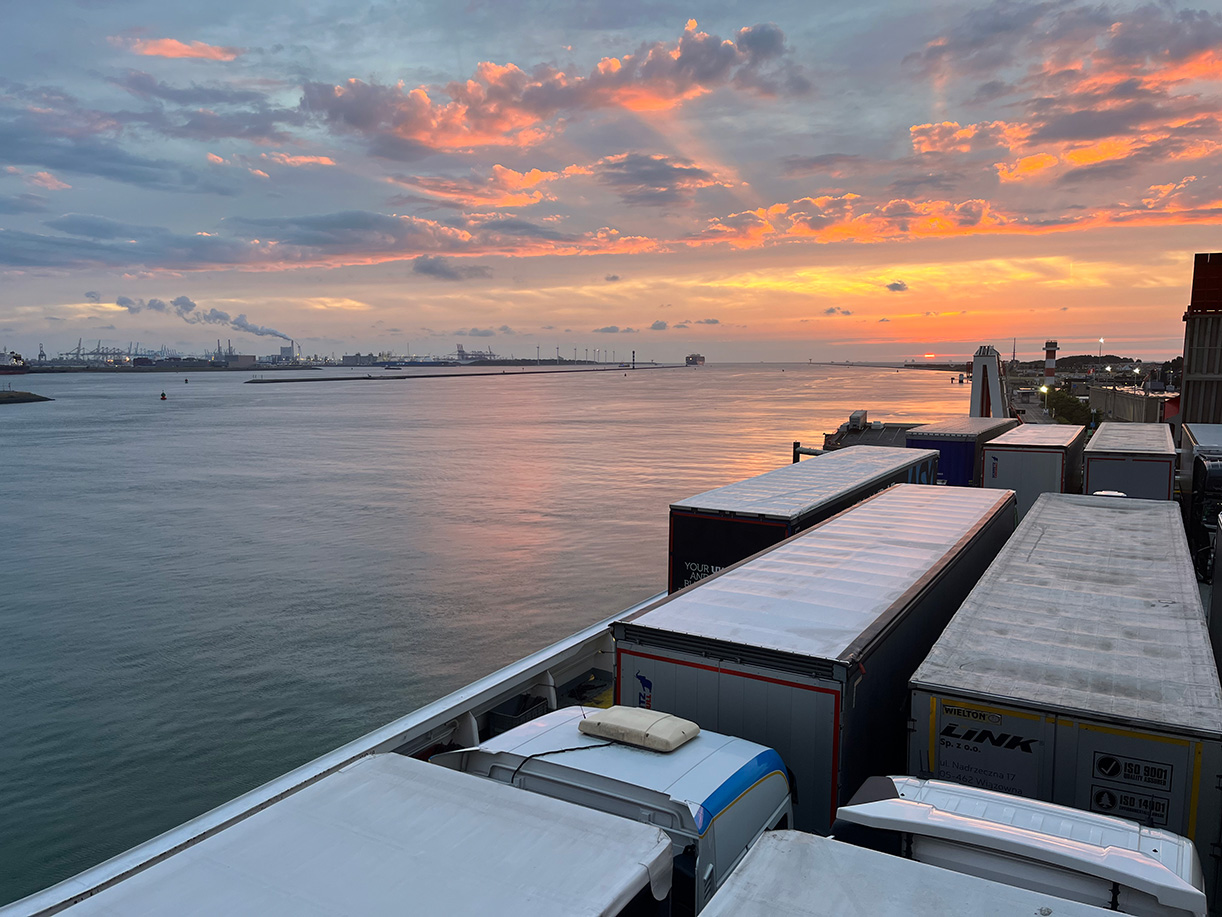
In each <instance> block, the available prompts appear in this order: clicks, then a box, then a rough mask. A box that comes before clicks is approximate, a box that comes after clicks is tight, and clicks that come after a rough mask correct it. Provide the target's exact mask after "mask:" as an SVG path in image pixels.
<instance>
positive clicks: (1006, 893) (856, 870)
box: [701, 831, 1115, 917]
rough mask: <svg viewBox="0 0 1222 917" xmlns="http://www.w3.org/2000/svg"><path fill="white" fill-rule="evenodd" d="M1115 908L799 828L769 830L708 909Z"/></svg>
mask: <svg viewBox="0 0 1222 917" xmlns="http://www.w3.org/2000/svg"><path fill="white" fill-rule="evenodd" d="M1114 913H1115V912H1114V911H1107V910H1103V909H1102V908H1097V907H1092V906H1090V905H1089V904H1079V903H1077V902H1076V901H1066V900H1065V899H1063V898H1056V897H1053V896H1052V895H1049V894H1046V893H1044V892H1033V891H1028V890H1027V889H1024V888H1014V887H1012V886H1009V885H1002V884H1000V883H998V882H990V881H989V880H987V879H979V878H977V877H975V876H965V875H962V874H960V873H957V872H951V871H949V870H946V869H939V868H938V867H936V866H927V865H926V864H924V863H917V862H914V861H913V860H905V859H902V858H901V857H895V856H891V855H890V854H886V853H879V852H878V851H877V850H866V849H865V848H862V847H854V846H852V845H850V844H845V843H842V842H840V841H837V840H834V839H832V838H829V837H819V836H818V835H816V834H805V833H802V832H799V831H766V832H764V835H763V836H762V837H761V838H760V839H759V840H758V841H756V842H755V844H754V845H753V846H752V847H751V849H750V850H748V851H747V855H746V856H745V857H744V858H743V861H742V862H741V863H739V864H738V868H737V869H735V870H734V872H732V873H731V874H730V877H729V878H728V879H727V880H726V882H725V884H724V885H722V887H721V888H720V889H718V891H717V894H715V895H714V896H713V898H712V900H711V901H710V902H709V903H708V905H706V906H705V908H704V910H703V911H701V914H702V915H704V917H842V915H845V914H869V915H870V917H946V915H948V914H971V915H972V917H1015V915H1023V917H1025V915H1028V914H1031V915H1042V917H1103V915H1104V914H1114Z"/></svg>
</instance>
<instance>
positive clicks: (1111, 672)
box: [697, 494, 1222, 737]
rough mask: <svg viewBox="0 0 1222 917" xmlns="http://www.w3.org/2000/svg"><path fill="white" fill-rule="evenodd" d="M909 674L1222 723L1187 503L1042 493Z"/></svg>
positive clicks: (1081, 705)
mask: <svg viewBox="0 0 1222 917" xmlns="http://www.w3.org/2000/svg"><path fill="white" fill-rule="evenodd" d="M1092 533H1094V534H1092ZM701 588H704V587H701ZM697 591H698V590H697ZM911 683H912V685H913V686H914V687H920V688H924V689H928V690H947V691H950V692H953V693H957V694H969V695H972V696H974V697H982V698H999V697H1000V698H1004V702H1005V703H1007V704H1018V705H1020V706H1028V707H1034V708H1035V709H1038V710H1041V711H1043V710H1050V711H1053V710H1054V711H1058V712H1067V713H1074V714H1079V715H1081V714H1086V715H1094V716H1100V717H1104V718H1107V719H1112V720H1121V721H1124V722H1130V721H1138V722H1142V723H1146V724H1149V725H1152V726H1155V727H1162V728H1167V727H1168V726H1176V727H1179V728H1180V729H1183V730H1185V731H1187V732H1190V733H1192V734H1195V735H1203V736H1207V737H1217V736H1219V735H1222V689H1220V687H1219V683H1218V673H1217V668H1216V666H1215V663H1214V656H1213V650H1212V648H1211V647H1210V642H1209V634H1208V632H1207V630H1206V626H1205V612H1204V611H1203V609H1202V607H1201V595H1200V592H1199V590H1198V589H1197V583H1196V577H1195V575H1194V574H1193V572H1192V562H1191V561H1190V559H1189V557H1188V546H1187V544H1186V542H1185V540H1184V529H1183V523H1182V522H1181V520H1180V514H1179V507H1178V505H1177V504H1175V503H1172V502H1171V501H1169V500H1133V499H1127V500H1116V499H1113V498H1111V497H1097V496H1080V495H1075V494H1042V495H1040V497H1039V499H1038V500H1036V501H1035V505H1034V506H1032V507H1031V511H1030V512H1029V513H1027V516H1026V518H1024V519H1023V521H1022V522H1021V523H1020V524H1019V526H1018V529H1017V530H1016V531H1015V532H1014V535H1013V536H1012V537H1011V538H1010V540H1009V541H1008V542H1007V543H1006V546H1005V547H1004V548H1002V550H1001V553H1000V554H998V555H997V557H996V559H995V560H994V561H993V563H992V564H991V565H990V566H989V569H988V570H986V571H985V573H984V576H982V577H981V578H980V581H979V582H978V583H977V584H976V587H975V588H974V589H973V590H972V591H971V592H970V593H969V594H968V597H967V598H966V599H964V601H963V604H962V605H961V606H960V607H959V610H958V612H956V613H955V616H954V618H952V619H951V622H950V624H948V625H947V627H946V630H944V631H943V632H942V636H941V637H939V638H938V642H937V643H935V644H934V647H933V649H932V650H930V652H929V655H928V656H926V657H925V661H924V662H922V663H921V665H920V666H919V667H918V668H917V670H916V673H915V674H914V675H913V676H912V682H911Z"/></svg>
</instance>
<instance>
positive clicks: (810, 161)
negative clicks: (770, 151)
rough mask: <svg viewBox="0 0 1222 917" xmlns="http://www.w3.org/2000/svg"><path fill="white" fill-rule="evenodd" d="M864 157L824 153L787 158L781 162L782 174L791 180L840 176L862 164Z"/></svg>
mask: <svg viewBox="0 0 1222 917" xmlns="http://www.w3.org/2000/svg"><path fill="white" fill-rule="evenodd" d="M861 161H862V157H861V156H858V155H855V154H849V153H824V154H822V155H820V156H786V157H785V158H784V159H782V160H781V172H782V174H783V175H785V176H787V177H789V178H796V177H799V176H802V175H819V174H825V173H826V174H830V175H839V174H841V172H842V171H843V170H844V169H846V168H849V167H852V166H857V165H859V164H860V163H861Z"/></svg>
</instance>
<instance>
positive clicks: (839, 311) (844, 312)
mask: <svg viewBox="0 0 1222 917" xmlns="http://www.w3.org/2000/svg"><path fill="white" fill-rule="evenodd" d="M823 314H824V315H852V314H853V313H852V312H850V311H849V310H848V309H841V308H840V307H838V306H831V307H830V308H827V309H824V310H823Z"/></svg>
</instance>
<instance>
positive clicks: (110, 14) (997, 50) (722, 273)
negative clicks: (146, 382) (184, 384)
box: [0, 0, 1222, 361]
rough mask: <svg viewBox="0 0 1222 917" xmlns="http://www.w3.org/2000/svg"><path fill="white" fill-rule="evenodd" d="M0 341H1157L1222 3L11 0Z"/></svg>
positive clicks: (1176, 306)
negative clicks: (169, 0) (14, 0)
mask: <svg viewBox="0 0 1222 917" xmlns="http://www.w3.org/2000/svg"><path fill="white" fill-rule="evenodd" d="M4 21H5V26H4V28H3V30H0V32H2V34H0V345H2V346H4V347H5V348H7V349H15V350H18V351H21V352H23V353H25V354H26V355H27V356H32V355H33V354H35V353H37V350H38V345H39V344H40V343H41V344H43V345H44V346H45V349H46V351H47V352H48V354H49V355H54V354H55V353H57V352H59V351H63V350H68V349H71V348H74V347H75V346H76V343H77V340H78V338H84V340H85V342H86V345H87V347H91V346H93V345H94V344H95V343H96V342H97V341H98V340H101V341H102V342H103V344H105V345H110V346H116V345H117V346H123V347H126V346H127V344H128V343H129V342H133V341H135V342H139V343H141V344H143V345H145V346H146V347H159V346H161V345H168V346H170V347H174V348H177V349H179V350H181V351H183V352H200V351H202V350H203V348H204V347H206V346H212V347H215V342H216V340H217V338H221V339H222V340H225V339H228V340H232V341H233V344H234V347H235V349H237V350H238V351H239V352H243V353H256V354H266V353H274V352H277V350H278V348H279V347H280V345H281V344H284V343H287V341H282V340H279V339H278V337H279V336H283V337H285V338H288V337H291V338H294V339H295V340H296V341H297V342H298V344H299V345H300V348H301V350H302V351H303V352H304V353H307V354H312V353H319V354H327V355H329V354H331V353H336V354H340V353H351V352H354V351H358V350H359V351H364V352H369V351H371V350H373V351H382V350H388V351H393V352H396V353H404V352H407V351H408V350H409V349H410V351H411V352H413V353H417V354H427V353H433V354H444V353H447V352H452V351H454V350H455V348H456V346H457V345H458V344H460V343H461V344H463V345H464V346H465V347H466V348H467V349H487V348H491V349H492V350H494V351H495V352H497V353H498V354H503V355H506V356H508V355H510V354H514V355H516V356H527V355H529V356H532V357H533V356H534V355H535V352H536V348H540V349H541V351H542V352H543V353H545V354H546V353H551V354H553V355H554V353H555V349H556V348H557V347H559V348H560V353H561V355H563V356H567V357H570V358H571V357H572V356H573V353H574V348H576V352H577V355H578V356H579V357H581V356H584V355H585V352H586V351H587V350H588V351H589V352H590V353H591V355H592V354H593V351H594V349H595V348H599V349H602V350H605V351H608V352H609V351H612V350H614V351H616V352H617V354H618V355H620V358H621V359H623V358H626V357H627V355H628V354H629V352H630V351H632V350H635V351H636V352H637V355H638V358H642V359H656V360H659V361H668V360H676V359H681V358H682V357H683V355H684V354H685V353H687V352H689V351H693V350H695V351H700V352H702V353H704V354H706V355H707V356H708V359H709V360H710V361H728V360H801V361H806V360H808V359H814V360H845V359H861V360H870V359H897V358H904V357H917V358H920V357H921V356H922V355H923V354H926V353H936V354H937V355H939V356H940V357H948V358H951V357H960V356H963V355H966V354H970V353H971V352H972V351H973V350H974V349H975V348H976V347H977V346H978V345H979V344H982V343H991V344H994V345H995V346H996V347H997V348H998V349H999V350H1000V351H1002V352H1003V353H1004V354H1006V355H1007V356H1008V355H1009V353H1010V350H1011V347H1012V339H1014V338H1017V348H1018V351H1019V356H1020V358H1024V357H1025V358H1027V359H1033V358H1035V357H1037V356H1040V355H1042V346H1043V342H1044V340H1045V339H1046V338H1049V337H1051V338H1057V339H1058V340H1059V341H1060V343H1061V350H1062V353H1082V352H1095V351H1097V350H1098V349H1099V338H1100V337H1102V338H1104V339H1105V341H1106V344H1105V346H1104V350H1105V351H1111V352H1115V353H1121V354H1131V355H1134V356H1138V357H1143V358H1146V359H1156V358H1165V357H1168V356H1171V355H1174V354H1178V353H1179V352H1180V350H1181V348H1182V342H1183V324H1182V323H1181V321H1180V316H1181V315H1182V313H1183V311H1184V308H1185V306H1186V304H1187V301H1188V290H1189V285H1190V282H1191V273H1192V267H1191V265H1192V254H1193V253H1194V252H1199V251H1218V250H1222V233H1220V232H1219V224H1220V223H1222V188H1220V177H1222V170H1220V169H1219V164H1220V163H1222V131H1220V125H1222V104H1220V103H1222V14H1219V13H1218V12H1216V11H1213V10H1200V9H1196V8H1194V7H1192V6H1184V5H1180V4H1176V3H1161V4H1149V5H1133V4H1128V3H1112V2H1102V3H1098V2H1092V3H1073V2H1032V3H1027V2H1014V3H992V4H984V3H979V4H961V3H949V2H943V3H928V2H910V3H905V2H896V0H859V2H856V3H852V4H811V3H809V2H770V0H762V2H757V3H750V4H746V3H717V2H702V3H695V4H691V3H688V4H683V5H679V4H676V3H672V2H669V0H661V2H655V0H650V2H638V0H621V2H602V3H595V2H566V3H560V2H547V0H534V2H507V0H471V2H459V3H437V2H418V3H409V2H403V3H397V2H386V3H379V2H374V3H372V4H370V3H364V4H362V3H351V2H342V3H340V2H334V3H333V2H329V0H302V2H292V3H288V2H280V0H277V2H269V0H259V2H250V0H242V2H238V0H210V2H209V3H205V4H191V5H186V4H166V3H164V2H151V0H118V2H98V0H78V2H75V3H69V2H55V3H40V4H22V5H20V6H18V5H15V4H7V5H6V7H5V13H4Z"/></svg>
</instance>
